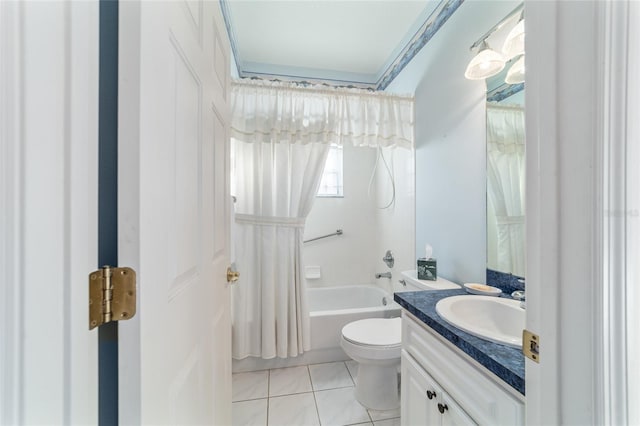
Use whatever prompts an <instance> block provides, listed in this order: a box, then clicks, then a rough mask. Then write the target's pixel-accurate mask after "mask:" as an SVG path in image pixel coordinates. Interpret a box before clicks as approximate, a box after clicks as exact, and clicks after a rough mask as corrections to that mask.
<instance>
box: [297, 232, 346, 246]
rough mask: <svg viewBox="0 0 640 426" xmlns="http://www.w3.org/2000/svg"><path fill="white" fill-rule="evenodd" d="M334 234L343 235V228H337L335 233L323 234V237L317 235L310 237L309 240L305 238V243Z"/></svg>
mask: <svg viewBox="0 0 640 426" xmlns="http://www.w3.org/2000/svg"><path fill="white" fill-rule="evenodd" d="M334 235H342V229H336V232H334V233H333V234H327V235H323V236H321V237H315V238H310V239H308V240H304V241H303V242H304V243H310V242H311V241H316V240H321V239H323V238H327V237H333V236H334Z"/></svg>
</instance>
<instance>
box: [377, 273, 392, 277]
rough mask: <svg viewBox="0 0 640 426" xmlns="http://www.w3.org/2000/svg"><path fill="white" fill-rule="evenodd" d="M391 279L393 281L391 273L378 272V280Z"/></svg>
mask: <svg viewBox="0 0 640 426" xmlns="http://www.w3.org/2000/svg"><path fill="white" fill-rule="evenodd" d="M380 278H389V279H391V272H376V279H380Z"/></svg>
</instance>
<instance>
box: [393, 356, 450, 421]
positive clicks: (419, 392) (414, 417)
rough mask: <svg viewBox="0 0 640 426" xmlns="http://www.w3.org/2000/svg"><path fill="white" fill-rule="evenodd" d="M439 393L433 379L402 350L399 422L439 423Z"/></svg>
mask: <svg viewBox="0 0 640 426" xmlns="http://www.w3.org/2000/svg"><path fill="white" fill-rule="evenodd" d="M441 394H442V390H441V389H440V387H439V386H437V385H436V383H435V381H434V380H433V379H432V378H431V377H430V376H429V375H428V374H427V373H426V372H425V371H424V370H423V369H422V368H421V367H420V366H419V365H418V364H417V363H416V362H415V361H414V360H413V358H412V357H411V355H409V354H407V353H406V352H405V351H404V350H403V351H402V398H401V401H402V402H401V413H400V422H401V424H402V425H403V426H417V425H425V426H435V425H440V423H441V421H442V415H441V414H440V412H439V411H438V401H439V399H440V395H441Z"/></svg>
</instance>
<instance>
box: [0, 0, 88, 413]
mask: <svg viewBox="0 0 640 426" xmlns="http://www.w3.org/2000/svg"><path fill="white" fill-rule="evenodd" d="M98 20H99V15H98V4H97V2H6V1H2V2H0V424H6V425H15V424H67V425H68V424H83V425H87V424H96V423H97V421H98V416H97V401H98V383H97V380H98V377H97V372H98V368H97V367H98V351H97V346H98V345H97V343H98V335H97V332H96V331H89V324H88V312H87V311H88V309H87V306H88V283H87V277H88V273H89V272H90V271H92V270H95V269H96V267H97V261H98V255H97V248H98V246H97V236H98V231H97V194H98V191H97V190H98V173H97V172H98V154H97V152H98V28H99V25H98Z"/></svg>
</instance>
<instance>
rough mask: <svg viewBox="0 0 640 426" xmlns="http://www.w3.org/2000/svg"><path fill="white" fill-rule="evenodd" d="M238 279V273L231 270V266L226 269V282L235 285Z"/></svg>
mask: <svg viewBox="0 0 640 426" xmlns="http://www.w3.org/2000/svg"><path fill="white" fill-rule="evenodd" d="M238 278H240V272H238V271H234V270H233V269H231V266H229V267H227V282H228V283H235V282H236V281H238Z"/></svg>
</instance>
